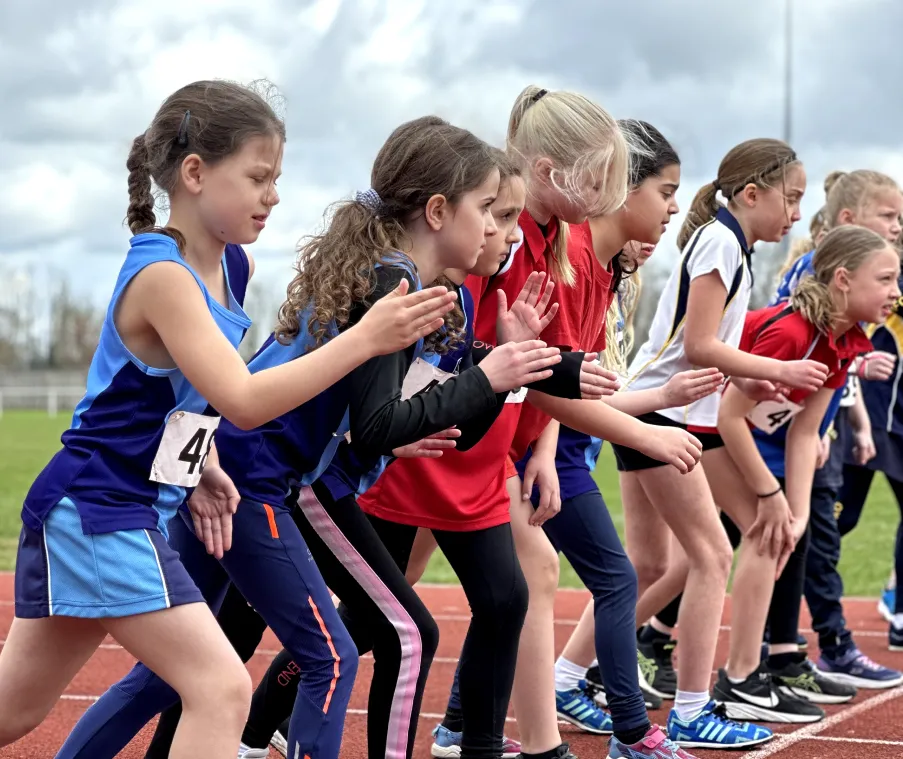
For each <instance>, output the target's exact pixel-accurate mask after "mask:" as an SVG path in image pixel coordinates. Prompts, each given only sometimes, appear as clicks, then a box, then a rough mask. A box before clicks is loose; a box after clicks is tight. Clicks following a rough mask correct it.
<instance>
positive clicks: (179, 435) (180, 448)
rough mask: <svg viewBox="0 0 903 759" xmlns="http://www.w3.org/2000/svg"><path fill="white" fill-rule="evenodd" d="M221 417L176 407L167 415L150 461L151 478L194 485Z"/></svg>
mask: <svg viewBox="0 0 903 759" xmlns="http://www.w3.org/2000/svg"><path fill="white" fill-rule="evenodd" d="M219 421H220V417H218V416H204V415H202V414H193V413H191V412H188V411H176V412H175V413H174V414H172V415H171V416H170V417H169V420H168V421H167V422H166V427H165V428H164V430H163V438H162V440H160V447H159V448H157V455H156V457H155V458H154V463H153V464H152V465H151V471H150V479H151V480H153V481H154V482H160V483H163V484H165V485H177V486H179V487H183V488H193V487H196V486H197V484H198V483H199V482H200V481H201V473H202V472H203V471H204V464H206V463H207V456H208V455H209V454H210V448H211V446H212V445H213V435H214V433H215V432H216V428H217V427H218V426H219Z"/></svg>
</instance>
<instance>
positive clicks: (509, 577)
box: [245, 517, 528, 759]
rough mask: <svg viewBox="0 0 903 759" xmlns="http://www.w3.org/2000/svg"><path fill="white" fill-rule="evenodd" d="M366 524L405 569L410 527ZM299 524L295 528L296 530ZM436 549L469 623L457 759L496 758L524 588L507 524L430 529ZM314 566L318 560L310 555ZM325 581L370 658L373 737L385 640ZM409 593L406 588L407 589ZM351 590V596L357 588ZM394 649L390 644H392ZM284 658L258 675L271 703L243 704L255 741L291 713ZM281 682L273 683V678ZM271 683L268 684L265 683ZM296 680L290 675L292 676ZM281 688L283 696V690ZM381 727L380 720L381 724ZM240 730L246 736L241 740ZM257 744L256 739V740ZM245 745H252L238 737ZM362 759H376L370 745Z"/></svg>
mask: <svg viewBox="0 0 903 759" xmlns="http://www.w3.org/2000/svg"><path fill="white" fill-rule="evenodd" d="M369 522H370V524H371V525H372V527H371V529H372V530H373V531H374V533H375V535H378V539H379V541H382V545H383V546H384V550H387V551H388V553H389V554H391V555H392V557H394V559H395V562H396V570H397V571H399V572H403V571H404V570H405V568H406V567H407V563H408V559H409V557H410V553H411V546H412V545H413V542H414V536H415V535H416V532H417V528H416V527H410V526H407V525H399V524H395V523H393V522H387V521H385V520H383V519H378V518H376V517H370V518H369ZM299 526H301V525H299ZM302 533H303V534H304V537H305V540H307V541H308V545H310V546H311V551H314V548H313V542H312V541H311V540H310V538H309V537H308V535H307V533H306V532H305V530H304V528H303V527H302ZM433 534H434V535H435V538H436V542H437V543H438V544H439V548H440V549H441V550H442V552H443V553H444V554H445V556H446V558H447V559H448V561H449V563H450V564H451V566H452V569H454V571H455V573H456V574H457V576H458V579H459V580H460V582H461V585H462V587H463V589H464V593H465V594H466V596H467V600H468V602H469V604H470V608H471V613H472V615H473V618H472V620H471V623H470V627H469V629H468V631H467V637H466V638H465V641H464V648H463V651H462V653H461V671H460V676H459V679H460V689H461V710H462V712H463V713H464V731H463V735H462V741H461V757H462V759H498V757H500V756H501V754H502V738H503V734H504V729H505V718H506V715H507V713H508V702H509V700H510V697H511V687H512V685H513V684H514V668H515V663H516V661H517V646H518V642H519V640H520V631H521V627H522V626H523V622H524V617H525V616H526V613H527V598H528V596H527V583H526V581H525V580H524V576H523V573H522V572H521V568H520V563H519V562H518V560H517V554H516V552H515V549H514V538H513V536H512V534H511V526H510V524H504V525H499V526H498V527H491V528H489V529H487V530H479V531H476V532H445V531H438V530H435V531H433ZM314 556H315V558H316V560H317V563H318V564H320V557H319V556H318V555H317V554H316V552H314ZM320 568H321V570H322V571H323V575H324V577H325V578H326V582H327V584H328V585H329V586H330V587H331V588H332V589H333V591H334V592H336V594H337V595H338V596H339V597H340V598H341V599H342V605H341V606H340V607H339V610H340V613H341V615H342V619H343V620H344V621H345V624H346V627H347V628H348V631H349V632H350V633H351V635H352V637H353V638H354V641H355V643H356V644H357V646H358V650H359V651H360V652H361V653H362V654H363V653H366V652H367V651H369V650H371V649H372V650H373V653H374V660H375V661H374V676H373V684H372V685H371V689H370V707H369V709H370V712H369V714H368V730H369V732H370V735H371V736H372V735H373V730H374V728H373V720H374V712H373V711H372V710H373V708H374V706H375V705H377V704H379V703H380V702H382V703H383V704H385V705H388V704H389V703H391V701H392V696H393V693H394V690H393V689H394V683H390V682H387V681H386V680H385V679H383V680H382V681H381V682H377V673H378V671H379V648H380V647H383V646H385V645H386V641H385V638H386V637H387V636H386V635H385V634H384V633H383V632H382V631H381V630H380V628H379V626H378V625H376V624H374V623H373V620H372V619H371V617H370V615H368V613H367V611H366V608H362V607H361V606H360V605H359V604H355V603H354V601H353V598H352V597H351V596H348V595H343V590H345V589H344V588H341V587H338V586H336V585H335V584H334V583H333V581H332V578H331V577H330V575H329V573H328V571H327V569H326V568H325V567H324V566H323V565H320ZM408 589H409V590H410V591H411V593H413V592H414V591H413V589H411V588H410V586H408ZM358 592H359V591H358ZM396 645H397V643H396ZM287 662H290V658H289V657H287V655H285V654H280V655H279V656H277V657H276V659H275V660H274V662H273V664H272V666H271V667H270V669H269V670H268V672H267V674H266V675H265V676H264V680H263V682H262V683H261V684H260V687H259V688H258V692H264V691H265V692H266V693H270V694H272V697H271V698H261V699H258V698H257V695H258V694H257V693H255V698H254V701H253V702H252V704H251V717H250V719H249V722H248V729H249V730H251V729H254V730H256V731H258V732H259V733H260V734H261V736H264V735H272V730H273V729H275V725H277V724H278V723H279V722H280V721H281V720H282V719H284V717H285V716H286V715H287V714H288V713H289V712H290V711H291V705H292V703H293V700H294V692H293V688H291V687H288V685H289V683H288V680H289V675H290V671H291V668H287V666H286V665H287ZM279 678H281V681H280V680H279ZM270 681H272V682H270ZM295 683H297V675H296V677H295ZM286 691H288V692H286ZM413 718H414V720H415V721H416V718H417V712H416V711H415V712H414V715H413ZM382 726H383V728H384V727H385V721H383V723H382ZM247 736H248V733H247V731H246V737H247ZM258 742H259V740H258ZM245 743H248V745H254V744H252V743H249V742H248V740H245ZM369 755H370V756H372V757H377V756H379V757H382V756H383V754H382V753H380V752H374V750H373V746H372V745H371V746H370V752H369Z"/></svg>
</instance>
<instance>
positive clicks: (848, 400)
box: [840, 374, 859, 408]
mask: <svg viewBox="0 0 903 759" xmlns="http://www.w3.org/2000/svg"><path fill="white" fill-rule="evenodd" d="M858 394H859V378H858V377H855V376H853V375H852V374H850V375H848V376H847V384H845V385H844V386H843V395H841V396H840V405H841V406H843V407H844V408H849V407H850V406H852V405H853V404H854V403H856V396H857V395H858Z"/></svg>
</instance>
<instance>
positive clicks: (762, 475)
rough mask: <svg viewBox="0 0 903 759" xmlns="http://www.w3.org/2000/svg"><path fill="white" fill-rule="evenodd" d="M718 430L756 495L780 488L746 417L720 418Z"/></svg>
mask: <svg viewBox="0 0 903 759" xmlns="http://www.w3.org/2000/svg"><path fill="white" fill-rule="evenodd" d="M718 432H719V433H720V435H721V439H722V440H724V447H725V448H726V449H727V452H728V453H729V454H730V457H731V459H732V460H733V462H734V464H735V465H736V467H737V469H739V470H740V474H742V475H743V479H744V480H745V481H746V484H747V485H749V487H750V489H751V490H752V491H753V492H755V494H756V495H759V496H763V495H768V494H769V493H772V492H774V491H775V490H777V489H778V487H779V483H778V481H777V478H776V477H775V476H774V475H773V474H772V473H771V470H769V468H768V466H767V465H766V464H765V461H764V460H763V459H762V455H761V454H760V453H759V448H758V446H757V445H756V440H755V438H754V437H753V435H752V432H751V431H750V429H749V425H748V424H747V423H746V419H745V418H744V417H742V416H741V417H739V418H738V417H733V416H731V417H725V416H720V417H719V419H718Z"/></svg>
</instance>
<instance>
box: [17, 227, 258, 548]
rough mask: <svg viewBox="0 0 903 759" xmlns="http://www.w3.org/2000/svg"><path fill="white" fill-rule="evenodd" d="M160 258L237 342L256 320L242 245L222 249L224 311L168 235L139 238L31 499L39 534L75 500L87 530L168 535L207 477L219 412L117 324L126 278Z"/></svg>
mask: <svg viewBox="0 0 903 759" xmlns="http://www.w3.org/2000/svg"><path fill="white" fill-rule="evenodd" d="M159 261H172V262H174V263H177V264H179V265H180V266H184V267H185V268H186V269H187V270H188V271H189V272H191V274H192V276H193V277H194V278H195V281H196V282H197V283H198V287H199V288H200V289H201V292H202V293H203V295H204V298H205V299H206V301H207V306H208V308H209V309H210V314H211V315H212V316H213V318H214V320H215V321H216V323H217V325H218V326H219V328H220V329H221V330H222V331H223V334H225V336H226V338H227V339H228V340H229V342H230V343H231V344H232V345H233V346H235V347H237V346H238V344H239V343H240V342H241V339H242V337H244V334H245V332H246V331H247V329H248V327H249V326H250V325H251V321H250V319H248V317H247V315H246V314H245V312H244V310H243V309H242V301H243V299H244V295H245V290H246V288H247V284H248V269H249V267H248V259H247V256H246V255H245V252H244V251H243V250H242V249H241V248H240V247H239V246H234V245H227V246H226V251H225V253H224V265H223V269H224V271H225V276H226V284H227V290H228V292H229V308H225V307H224V306H222V305H220V303H218V302H217V300H216V299H215V298H214V297H213V296H212V295H211V294H210V293H209V292H208V291H207V288H206V287H205V286H204V283H203V282H202V281H201V279H200V277H199V276H198V275H197V273H196V272H195V271H194V270H193V269H192V268H191V267H190V266H189V265H188V264H187V263H185V261H184V259H183V258H182V256H181V254H180V252H179V249H178V246H177V245H176V243H175V241H174V240H173V239H172V238H171V237H168V236H166V235H162V234H157V233H148V234H141V235H137V236H135V237H133V238H132V240H131V248H130V249H129V252H128V255H127V256H126V259H125V262H124V263H123V265H122V269H121V270H120V272H119V277H118V279H117V280H116V287H115V289H114V290H113V297H112V298H111V300H110V305H109V307H108V308H107V312H106V315H105V317H104V321H103V326H102V327H101V331H100V340H99V343H98V346H97V350H96V351H95V353H94V358H93V359H92V361H91V367H90V369H89V371H88V382H87V390H86V392H85V395H84V397H83V398H82V399H81V401H80V402H79V403H78V405H77V406H76V408H75V414H74V416H73V419H72V425H71V427H70V428H69V429H68V430H67V431H66V432H64V433H63V436H62V443H63V448H62V450H60V451H59V452H58V453H57V454H56V455H55V456H54V457H53V458H52V459H51V460H50V463H49V464H48V465H47V466H46V467H44V470H43V471H42V472H41V473H40V474H39V475H38V477H37V479H36V480H35V482H34V484H33V485H32V486H31V489H30V490H29V492H28V495H27V496H26V497H25V503H24V505H23V508H22V521H23V522H25V524H26V525H28V526H29V527H30V528H31V529H33V530H41V528H42V524H43V521H44V519H45V517H46V516H47V514H48V512H49V511H50V510H51V509H52V508H53V507H54V506H55V505H56V504H57V503H58V502H59V501H60V499H62V498H64V497H68V498H70V499H71V500H72V501H73V502H74V503H75V505H76V507H77V508H78V511H79V514H80V515H81V520H82V529H83V530H84V532H85V533H86V534H91V533H105V532H115V531H117V530H132V529H153V528H158V529H160V530H161V531H162V532H163V533H164V534H165V533H166V524H167V523H168V522H169V520H170V519H171V518H172V516H173V515H174V514H175V512H176V510H177V509H178V507H179V505H180V504H181V503H182V501H183V500H184V498H185V493H186V488H188V487H193V486H194V485H196V484H197V482H198V480H199V479H200V470H201V468H202V467H203V459H204V458H205V457H206V454H207V451H208V450H209V446H210V443H211V442H212V440H213V432H214V430H215V428H216V422H217V419H218V417H217V414H216V411H214V410H213V409H212V408H210V407H209V406H208V404H207V401H206V400H204V398H202V397H201V395H200V394H199V393H198V392H197V390H195V389H194V388H193V387H192V386H191V385H190V384H189V383H188V381H187V380H186V379H185V376H184V375H183V374H182V372H181V371H180V370H179V369H178V368H175V369H158V368H155V367H151V366H148V365H147V364H145V363H144V362H142V361H141V360H139V359H138V358H137V357H135V356H134V355H132V353H131V352H130V351H129V350H128V348H126V347H125V345H124V344H123V342H122V340H121V339H120V337H119V333H118V332H117V330H116V325H115V321H114V318H115V314H116V307H117V305H118V303H119V299H120V296H121V295H122V293H123V291H124V290H125V288H126V287H127V286H128V284H129V282H130V281H131V280H132V279H133V278H134V277H135V275H136V274H138V273H139V272H140V271H142V270H143V269H144V268H145V267H146V266H149V265H151V264H154V263H157V262H159Z"/></svg>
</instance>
